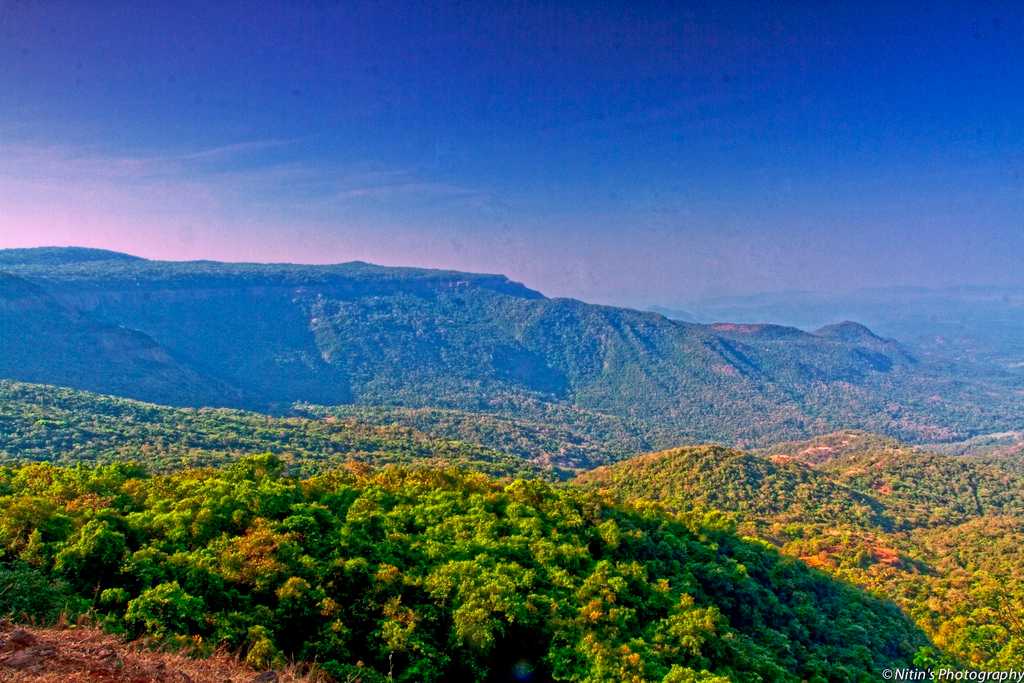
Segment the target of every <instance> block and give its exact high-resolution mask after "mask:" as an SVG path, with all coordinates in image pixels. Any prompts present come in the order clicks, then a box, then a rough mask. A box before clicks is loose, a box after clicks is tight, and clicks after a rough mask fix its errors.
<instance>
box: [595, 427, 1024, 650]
mask: <svg viewBox="0 0 1024 683" xmlns="http://www.w3.org/2000/svg"><path fill="white" fill-rule="evenodd" d="M768 453H769V454H766V455H764V456H759V455H755V454H750V453H741V452H738V451H733V450H729V449H724V448H720V447H689V448H678V449H672V450H668V451H664V452H659V453H652V454H649V455H643V456H638V457H635V458H632V459H629V460H625V461H623V462H620V463H617V464H615V465H612V466H608V467H601V468H598V469H595V470H592V471H590V472H585V473H583V474H581V475H579V477H578V478H577V479H576V483H577V484H579V485H581V486H584V487H587V488H593V489H598V490H602V491H605V492H606V493H607V494H609V495H611V496H613V497H615V498H618V499H619V500H623V501H630V502H632V503H634V504H640V502H641V501H644V502H648V503H649V502H652V501H653V502H656V503H657V504H658V505H659V506H662V507H665V508H668V509H670V510H693V509H702V508H706V507H712V508H717V509H722V510H727V511H730V512H732V513H734V514H735V515H736V519H737V520H738V522H739V523H740V526H741V530H742V531H743V532H744V533H747V534H750V535H753V536H756V537H759V538H761V539H763V540H765V541H768V542H770V543H772V544H773V545H775V546H776V547H778V548H779V549H780V550H781V551H782V552H783V553H785V554H788V555H791V556H793V557H798V558H800V559H802V560H803V561H804V562H806V563H807V564H809V565H811V566H814V567H817V568H819V569H822V570H824V571H826V572H828V573H830V574H832V575H833V576H835V577H837V578H840V579H842V580H844V581H849V582H852V583H855V584H857V585H859V586H861V587H863V588H865V589H867V590H869V591H871V592H872V593H874V594H876V595H880V596H883V597H887V598H889V599H892V600H894V601H895V602H896V603H898V604H899V605H900V606H901V607H902V608H903V609H904V611H905V612H906V613H907V614H909V615H911V616H912V617H913V618H914V619H915V620H916V621H917V623H918V625H920V626H921V628H922V629H924V630H925V631H926V632H927V633H928V634H929V636H930V637H931V638H932V640H933V642H934V643H935V644H936V645H937V646H939V648H941V650H942V651H943V652H945V653H946V655H948V656H952V657H953V658H954V659H955V660H957V661H959V662H960V663H961V665H969V666H971V667H977V668H981V669H1015V668H1020V667H1021V666H1024V624H1022V623H1021V620H1020V615H1021V614H1022V613H1024V612H1022V610H1024V571H1022V569H1021V568H1022V567H1024V542H1022V541H1024V478H1022V477H1021V476H1020V475H1019V474H1016V473H1015V472H1014V468H1012V467H1001V466H998V464H993V463H989V462H985V461H982V460H978V459H976V458H974V457H971V456H966V455H964V456H947V455H941V454H937V453H929V452H925V451H923V450H920V449H917V448H911V447H907V446H905V445H903V444H899V443H897V442H894V441H892V440H890V439H885V438H881V437H878V436H876V435H871V434H864V433H851V432H844V433H838V434H832V435H827V436H825V437H822V438H818V439H814V440H812V441H809V442H805V443H789V444H781V445H779V446H777V447H773V448H771V449H768Z"/></svg>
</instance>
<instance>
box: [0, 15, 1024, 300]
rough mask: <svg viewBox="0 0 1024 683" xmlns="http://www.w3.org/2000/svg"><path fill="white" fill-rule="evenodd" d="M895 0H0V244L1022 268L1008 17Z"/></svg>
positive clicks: (600, 275) (614, 290) (570, 281)
mask: <svg viewBox="0 0 1024 683" xmlns="http://www.w3.org/2000/svg"><path fill="white" fill-rule="evenodd" d="M898 5H899V6H898V7H897V4H896V3H700V4H697V3H692V4H688V3H679V2H674V3H613V2H602V3H525V2H505V3H484V2H475V3H467V2H453V3H433V4H428V3H387V2H383V3H382V2H373V3H345V2H330V3H319V2H289V3H271V2H265V3H232V2H219V3H208V2H204V3H189V2H135V3H127V2H126V3H118V2H114V1H113V0H111V1H110V2H103V3H84V2H59V1H57V0H54V1H51V2H17V1H12V0H0V64H2V65H4V67H3V68H2V69H0V247H3V246H28V245H36V244H81V245H88V246H100V247H107V248H114V249H121V250H124V251H130V252H132V253H137V254H141V255H144V256H150V257H157V258H175V259H177V258H218V259H224V260H261V261H267V260H274V261H281V260H288V261H306V262H336V261H345V260H351V259H363V260H370V261H375V262H379V263H386V264H415V265H425V266H440V267H449V268H461V269H465V270H481V271H490V272H504V273H507V274H509V275H510V276H512V277H513V278H516V279H519V280H522V281H525V282H527V283H528V284H529V285H531V286H533V287H536V288H538V289H541V290H542V291H544V292H545V293H548V294H552V295H567V296H576V297H580V298H584V299H588V300H592V301H601V302H609V303H619V304H629V305H646V304H652V303H660V304H665V305H673V304H679V303H682V302H685V301H687V300H689V299H692V298H695V297H699V296H707V295H717V294H730V293H743V292H756V291H766V290H779V289H815V290H835V289H846V288H852V287H860V286H872V285H890V284H923V285H950V284H962V283H993V284H1024V269H1021V268H1020V266H1019V262H1020V255H1021V254H1022V253H1024V41H1021V40H1020V36H1021V35H1024V14H1022V12H1021V10H1019V9H1015V8H1014V5H1013V4H1009V3H1008V4H1005V5H1002V6H997V5H994V4H986V5H985V6H984V7H981V6H980V4H978V3H958V4H953V3H941V2H932V3H898Z"/></svg>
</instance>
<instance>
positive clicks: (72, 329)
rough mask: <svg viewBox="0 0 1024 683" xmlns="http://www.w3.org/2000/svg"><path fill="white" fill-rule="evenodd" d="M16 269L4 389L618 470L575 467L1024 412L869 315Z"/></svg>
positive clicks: (364, 275) (42, 265)
mask: <svg viewBox="0 0 1024 683" xmlns="http://www.w3.org/2000/svg"><path fill="white" fill-rule="evenodd" d="M0 272H2V273H4V275H3V279H2V280H0V341H2V342H3V344H4V346H5V348H7V349H11V351H9V352H7V353H6V354H5V356H4V358H3V359H2V360H0V377H6V378H10V379H16V380H24V381H32V382H43V383H50V384H59V385H65V386H69V387H75V388H81V389H87V390H91V391H99V392H104V393H111V394H116V395H122V396H127V397H132V398H138V399H143V400H153V401H158V402H162V403H169V404H173V405H182V406H188V405H192V406H199V405H215V406H226V407H241V408H249V409H255V410H261V411H270V412H276V413H289V412H291V411H292V410H293V409H294V405H295V404H296V403H303V404H313V405H321V406H337V405H361V406H378V407H382V408H386V409H391V408H403V409H422V408H430V409H438V410H443V411H468V412H471V413H485V414H488V415H492V416H495V417H497V418H501V419H502V420H520V421H522V420H525V421H538V420H539V421H543V422H544V423H545V424H549V425H550V424H552V423H553V422H556V423H557V424H558V425H560V426H561V427H563V428H565V429H567V430H569V431H571V432H573V433H575V434H576V435H577V436H576V437H575V438H576V440H577V441H580V442H590V441H594V439H595V438H598V437H599V439H600V441H602V442H604V443H607V444H608V446H607V448H608V449H609V452H608V453H607V454H606V456H605V457H603V456H602V455H601V454H600V453H597V452H593V451H588V452H586V453H582V454H581V453H579V452H578V451H574V453H575V454H574V455H572V457H571V458H569V459H570V460H572V459H575V461H576V462H575V463H571V464H573V465H574V466H585V465H587V464H588V463H594V462H601V461H602V460H607V459H614V458H616V457H621V456H622V455H625V454H627V453H629V452H636V450H638V449H637V448H636V447H637V446H642V447H643V449H650V448H658V447H665V446H669V445H675V444H678V443H685V442H700V441H708V440H714V441H721V442H726V443H731V444H737V445H760V444H767V443H771V442H774V441H779V440H782V439H794V438H802V437H805V436H808V435H813V434H819V433H825V432H829V431H832V430H834V429H836V428H840V427H843V428H847V427H852V428H861V429H867V430H871V431H875V432H881V433H886V434H890V435H893V436H898V437H899V438H902V439H905V440H911V441H928V442H939V441H950V440H959V439H963V438H968V437H971V436H975V435H978V434H983V433H989V432H996V431H1001V430H1004V429H1012V428H1015V427H1019V425H1020V424H1021V422H1022V418H1024V407H1022V406H1021V405H1020V402H1019V400H1017V397H1016V395H1015V394H1014V392H1013V391H1012V390H1011V389H1010V388H1008V387H1007V386H1005V385H1002V384H999V383H990V382H987V381H986V380H985V378H983V377H979V378H966V379H965V378H964V377H962V376H961V375H960V374H958V373H954V372H951V371H950V369H949V368H948V367H946V366H944V365H943V364H941V363H937V362H934V363H933V362H927V361H923V360H922V359H920V358H918V357H917V356H916V355H915V354H913V353H911V352H910V351H908V350H907V349H906V348H905V347H903V346H902V345H900V344H899V343H897V342H895V341H892V340H887V339H883V338H881V337H879V336H877V335H875V334H874V333H872V332H871V331H870V330H868V329H867V328H865V327H863V326H861V325H857V324H855V323H844V324H842V325H838V326H832V327H826V328H824V329H821V330H818V331H817V332H814V333H809V332H803V331H801V330H798V329H796V328H790V327H782V326H773V325H740V324H716V325H700V324H693V323H682V322H678V321H673V320H669V319H667V318H665V317H664V316H662V315H659V314H654V313H645V312H639V311H634V310H629V309H622V308H612V307H606V306H596V305H591V304H586V303H583V302H580V301H575V300H569V299H550V298H547V297H544V296H543V295H542V294H540V293H539V292H536V291H534V290H532V289H529V288H528V287H526V286H524V285H521V284H519V283H515V282H512V281H510V280H508V279H507V278H505V277H503V276H500V275H480V274H468V273H459V272H453V271H438V270H425V269H414V268H387V267H381V266H374V265H370V264H366V263H358V262H356V263H347V264H340V265H335V266H300V265H289V264H227V263H216V262H209V261H201V262H161V261H149V260H144V259H139V258H136V257H131V256H128V255H123V254H117V253H114V252H103V251H96V250H83V249H56V248H52V249H42V250H7V251H0ZM554 414H557V415H559V416H561V417H560V418H559V420H555V421H553V420H552V415H554ZM449 415H450V413H449ZM595 429H596V430H598V431H597V432H595V431H594V430H595ZM558 450H559V449H558V448H557V447H556V448H554V449H553V457H554V459H556V460H557V451H558ZM570 450H571V449H570Z"/></svg>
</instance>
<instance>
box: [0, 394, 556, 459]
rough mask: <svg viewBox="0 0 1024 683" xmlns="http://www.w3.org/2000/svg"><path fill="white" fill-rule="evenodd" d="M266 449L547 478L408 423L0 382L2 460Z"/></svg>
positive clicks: (231, 454) (208, 455)
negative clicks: (276, 413)
mask: <svg viewBox="0 0 1024 683" xmlns="http://www.w3.org/2000/svg"><path fill="white" fill-rule="evenodd" d="M260 452H267V453H273V454H275V455H278V456H281V457H282V458H285V459H287V461H288V463H289V465H290V466H291V467H292V468H293V469H295V470H297V471H304V472H313V471H315V470H317V469H319V468H321V467H325V466H328V467H329V466H332V465H337V464H339V463H343V462H348V461H357V462H366V461H369V462H372V463H374V464H384V463H410V462H414V461H416V460H423V459H431V460H434V461H443V462H450V463H458V464H464V465H468V466H472V467H473V468H474V469H476V470H480V471H484V472H490V473H492V474H497V475H503V474H527V473H536V474H538V475H540V476H552V475H551V473H549V472H548V468H546V467H544V466H543V465H536V466H535V465H532V464H531V463H529V462H527V461H524V460H523V459H521V458H518V457H515V456H513V455H507V454H505V453H501V452H498V451H495V450H493V449H490V448H485V447H481V446H475V445H473V444H471V443H466V442H462V441H456V440H453V439H444V438H431V437H428V436H426V435H425V434H423V433H422V432H418V431H416V430H414V429H411V428H408V427H401V426H395V425H380V426H374V425H369V424H364V423H363V421H361V420H358V419H356V418H355V417H347V418H337V417H334V416H330V415H327V416H324V417H321V418H312V417H287V418H286V417H270V416H267V415H259V414H256V413H248V412H244V411H240V410H227V409H215V408H203V409H191V408H168V407H164V406H157V405H153V404H150V403H141V402H139V401H133V400H130V399H122V398H114V397H111V396H100V395H97V394H90V393H88V392H83V391H75V390H72V389H61V388H57V387H50V386H43V385H33V384H22V383H19V382H7V381H2V380H0V460H7V461H12V460H13V461H23V460H44V461H56V462H62V463H79V462H88V461H96V462H131V461H134V462H144V463H146V465H147V466H149V467H151V468H154V469H162V470H168V469H176V468H180V467H182V466H185V465H191V466H197V465H220V464H223V463H227V462H231V461H233V460H235V459H236V458H237V457H238V456H239V455H240V454H251V453H260Z"/></svg>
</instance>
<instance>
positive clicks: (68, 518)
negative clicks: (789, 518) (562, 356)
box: [0, 457, 927, 683]
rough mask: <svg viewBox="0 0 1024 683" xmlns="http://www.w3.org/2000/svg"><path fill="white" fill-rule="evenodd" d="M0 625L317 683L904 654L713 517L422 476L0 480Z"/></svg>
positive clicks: (1, 472)
mask: <svg viewBox="0 0 1024 683" xmlns="http://www.w3.org/2000/svg"><path fill="white" fill-rule="evenodd" d="M0 491H2V492H3V495H2V496H0V519H2V520H4V521H3V523H2V524H0V549H2V550H3V556H2V558H0V613H13V614H21V615H22V616H23V617H32V616H34V617H36V618H48V617H49V618H52V616H53V615H54V613H56V612H58V611H61V610H63V611H65V612H69V613H71V614H75V613H77V612H80V611H83V610H91V611H92V612H93V613H94V614H95V615H96V617H97V618H99V619H101V620H102V622H103V623H104V624H105V625H106V626H107V627H108V628H112V629H118V630H123V631H124V632H126V633H127V634H128V635H130V636H133V637H136V636H143V635H144V636H149V637H153V638H156V639H159V640H163V641H167V642H172V643H173V642H177V643H185V644H188V645H190V646H191V647H193V648H197V649H199V650H203V649H204V648H205V649H206V650H207V651H208V650H210V649H213V648H216V647H227V648H229V649H230V650H232V651H241V652H243V653H244V656H245V658H246V660H247V661H248V662H249V663H251V664H253V665H255V666H261V667H264V666H268V665H274V664H275V663H280V662H284V661H287V660H288V659H290V658H295V659H296V660H298V661H304V662H313V661H316V662H317V663H318V664H319V665H320V666H321V667H322V668H323V669H324V670H325V671H326V672H327V673H329V674H331V675H333V676H334V677H335V678H336V679H338V680H362V681H365V682H366V683H384V681H396V682H403V681H404V682H408V683H413V682H415V683H430V682H432V681H436V682H438V683H439V682H441V681H481V682H483V681H500V680H523V679H526V680H566V681H573V680H574V681H582V680H588V681H635V682H636V683H644V682H646V681H652V682H658V681H661V682H666V681H668V682H672V681H696V680H704V681H708V683H724V681H726V680H750V681H754V680H773V681H794V682H795V681H801V680H819V679H820V680H858V681H859V680H864V681H866V680H873V679H874V678H875V677H876V676H877V674H878V672H879V671H880V670H881V669H883V668H886V667H895V666H909V665H910V663H911V660H912V658H913V656H914V653H915V652H916V651H917V650H918V649H919V648H920V647H922V646H926V645H927V640H926V639H925V638H924V637H923V635H922V634H921V633H920V632H919V631H918V630H917V629H915V628H914V627H913V625H912V624H910V622H909V621H908V620H907V619H906V618H905V617H904V616H903V615H902V614H900V612H899V611H898V610H897V609H896V608H895V607H894V606H893V605H892V604H890V603H887V602H886V601H884V600H880V599H878V598H876V597H873V596H870V595H868V594H866V593H863V592H861V591H858V590H856V589H854V588H851V587H850V586H847V585H845V584H843V583H841V582H837V581H834V580H831V579H829V578H827V577H826V576H824V575H823V574H821V573H820V572H816V571H813V570H811V569H809V568H807V567H806V566H804V565H803V564H802V563H800V562H797V561H794V560H792V559H789V558H786V557H783V556H780V555H779V554H778V553H776V552H775V551H773V550H771V549H769V548H766V547H765V546H764V544H761V543H757V542H752V541H749V540H745V539H742V538H740V537H739V536H737V535H735V534H734V533H733V532H732V531H731V529H730V528H729V527H728V526H727V525H721V524H715V523H714V520H713V518H708V519H704V518H703V517H701V516H700V515H695V516H688V517H687V516H670V515H665V514H662V513H660V512H656V511H651V510H647V511H643V510H636V509H631V508H629V507H619V506H616V505H611V504H609V503H608V502H606V501H604V500H602V499H601V498H600V497H599V496H595V495H590V494H586V493H584V492H582V491H580V490H578V489H573V488H569V487H565V486H558V485H552V484H547V483H544V482H539V481H527V480H521V479H520V480H514V481H511V482H509V481H498V480H493V479H489V478H487V477H485V476H483V475H481V474H478V473H462V472H458V471H456V470H452V469H443V468H436V467H435V468H396V467H389V468H385V469H383V470H380V471H376V472H371V473H365V474H359V473H352V472H345V471H334V472H327V473H325V474H323V475H322V476H319V477H314V478H311V479H306V480H300V479H296V478H292V477H287V476H283V475H282V472H281V463H280V462H278V461H277V460H275V459H274V458H272V457H257V458H249V459H244V460H242V461H239V462H237V463H235V464H233V465H232V466H230V467H226V468H222V469H218V470H209V469H207V470H191V471H184V472H180V473H174V474H169V475H165V476H157V477H149V476H146V475H144V474H143V473H141V472H139V471H138V470H133V469H131V468H127V467H124V466H105V467H99V468H91V467H72V468H61V467H55V466H52V465H42V464H31V465H25V466H23V467H19V468H7V467H0Z"/></svg>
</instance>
